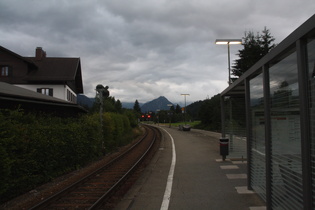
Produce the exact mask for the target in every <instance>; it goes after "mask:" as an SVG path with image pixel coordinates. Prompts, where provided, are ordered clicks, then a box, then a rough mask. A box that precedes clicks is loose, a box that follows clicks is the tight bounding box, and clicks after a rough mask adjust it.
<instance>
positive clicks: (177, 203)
mask: <svg viewBox="0 0 315 210" xmlns="http://www.w3.org/2000/svg"><path fill="white" fill-rule="evenodd" d="M159 127H160V129H161V130H162V133H163V139H162V141H161V145H160V148H159V150H158V152H157V153H156V154H155V156H154V158H153V159H152V161H151V163H150V164H149V165H148V167H147V168H146V169H145V170H144V172H143V174H142V175H141V176H140V178H139V179H138V180H137V182H136V183H135V184H134V185H133V186H132V188H131V189H130V190H129V191H128V193H127V194H126V195H125V196H124V198H123V199H122V200H121V201H120V202H119V203H118V205H117V206H116V208H115V209H116V210H118V209H119V210H120V209H130V210H133V209H137V210H138V209H144V210H145V209H148V210H153V209H161V210H162V209H163V210H167V209H169V210H177V209H189V210H191V209H198V210H201V209H210V210H230V209H236V210H243V209H250V210H264V209H266V207H265V203H264V201H263V200H262V199H261V198H260V197H259V196H258V195H257V194H255V193H254V192H253V191H249V190H247V175H246V170H247V168H246V167H247V163H246V160H243V161H242V160H230V159H228V158H229V157H227V159H226V160H225V161H222V157H221V156H220V154H219V138H220V134H218V133H214V132H209V131H202V130H196V129H191V131H180V130H178V129H177V128H168V127H167V126H165V127H164V126H159Z"/></svg>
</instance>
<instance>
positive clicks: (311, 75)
mask: <svg viewBox="0 0 315 210" xmlns="http://www.w3.org/2000/svg"><path fill="white" fill-rule="evenodd" d="M307 60H308V80H309V82H308V84H309V90H310V91H309V102H310V105H309V107H310V110H309V113H310V128H311V129H310V131H311V133H310V135H311V147H310V149H311V161H312V165H311V167H312V168H311V171H312V186H313V187H312V189H313V206H315V38H313V39H309V40H308V44H307Z"/></svg>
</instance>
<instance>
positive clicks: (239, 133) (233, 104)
mask: <svg viewBox="0 0 315 210" xmlns="http://www.w3.org/2000/svg"><path fill="white" fill-rule="evenodd" d="M224 102H225V125H224V126H225V131H226V136H227V137H228V138H229V158H242V159H243V158H244V159H245V158H247V153H246V145H247V143H246V141H247V140H246V115H245V111H246V110H245V96H244V95H237V96H230V97H225V101H224Z"/></svg>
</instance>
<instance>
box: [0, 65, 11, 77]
mask: <svg viewBox="0 0 315 210" xmlns="http://www.w3.org/2000/svg"><path fill="white" fill-rule="evenodd" d="M0 76H1V77H8V76H9V66H1V72H0Z"/></svg>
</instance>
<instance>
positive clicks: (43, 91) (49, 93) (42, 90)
mask: <svg viewBox="0 0 315 210" xmlns="http://www.w3.org/2000/svg"><path fill="white" fill-rule="evenodd" d="M37 92H38V93H41V94H44V95H47V96H53V89H52V88H37Z"/></svg>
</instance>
